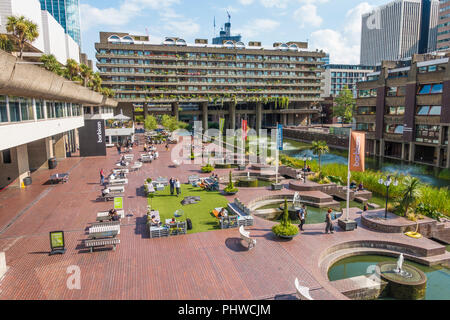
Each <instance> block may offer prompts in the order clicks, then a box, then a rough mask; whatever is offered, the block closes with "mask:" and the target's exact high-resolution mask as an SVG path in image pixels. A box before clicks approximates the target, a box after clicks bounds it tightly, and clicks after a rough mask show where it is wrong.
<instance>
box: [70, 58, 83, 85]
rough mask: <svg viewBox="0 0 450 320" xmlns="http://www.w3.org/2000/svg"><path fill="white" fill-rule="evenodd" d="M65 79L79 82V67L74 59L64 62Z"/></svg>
mask: <svg viewBox="0 0 450 320" xmlns="http://www.w3.org/2000/svg"><path fill="white" fill-rule="evenodd" d="M66 77H67V78H68V79H69V80H72V81H78V80H81V78H80V66H79V64H78V62H76V61H75V60H74V59H67V62H66Z"/></svg>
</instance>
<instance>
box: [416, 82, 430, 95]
mask: <svg viewBox="0 0 450 320" xmlns="http://www.w3.org/2000/svg"><path fill="white" fill-rule="evenodd" d="M430 91H431V84H426V85H423V86H421V87H420V89H419V94H428V93H430Z"/></svg>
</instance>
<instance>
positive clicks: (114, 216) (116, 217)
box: [108, 209, 120, 221]
mask: <svg viewBox="0 0 450 320" xmlns="http://www.w3.org/2000/svg"><path fill="white" fill-rule="evenodd" d="M108 215H109V216H110V218H111V220H112V221H120V216H119V213H118V212H117V210H116V209H111V210H109V213H108Z"/></svg>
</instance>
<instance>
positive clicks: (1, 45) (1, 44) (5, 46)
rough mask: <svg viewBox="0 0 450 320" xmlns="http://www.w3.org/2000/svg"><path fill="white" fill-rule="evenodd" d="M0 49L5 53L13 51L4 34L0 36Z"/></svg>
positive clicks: (11, 44)
mask: <svg viewBox="0 0 450 320" xmlns="http://www.w3.org/2000/svg"><path fill="white" fill-rule="evenodd" d="M0 49H1V50H3V51H6V52H12V51H13V50H14V43H13V42H12V41H11V40H10V39H9V38H8V36H7V35H6V34H0Z"/></svg>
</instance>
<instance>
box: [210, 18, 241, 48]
mask: <svg viewBox="0 0 450 320" xmlns="http://www.w3.org/2000/svg"><path fill="white" fill-rule="evenodd" d="M215 27H216V21H215V18H214V28H215ZM241 39H242V36H241V35H240V34H238V35H235V36H233V35H231V16H230V14H228V22H226V23H225V26H224V28H222V29H221V30H220V32H219V36H218V37H215V38H213V39H212V43H213V44H219V45H221V44H224V43H225V42H227V41H231V42H234V43H235V42H240V41H241Z"/></svg>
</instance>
